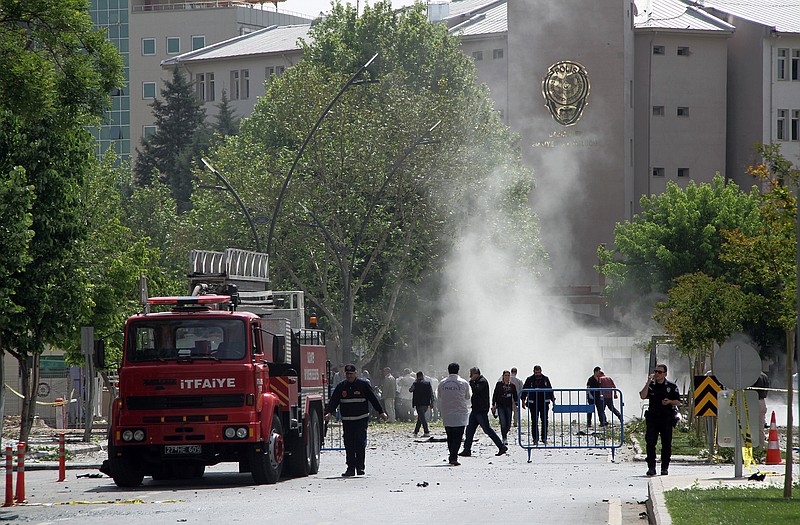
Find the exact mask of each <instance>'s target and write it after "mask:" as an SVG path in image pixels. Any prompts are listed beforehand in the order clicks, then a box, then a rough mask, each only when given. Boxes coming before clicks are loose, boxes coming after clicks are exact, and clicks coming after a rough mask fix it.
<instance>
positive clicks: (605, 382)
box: [597, 370, 622, 426]
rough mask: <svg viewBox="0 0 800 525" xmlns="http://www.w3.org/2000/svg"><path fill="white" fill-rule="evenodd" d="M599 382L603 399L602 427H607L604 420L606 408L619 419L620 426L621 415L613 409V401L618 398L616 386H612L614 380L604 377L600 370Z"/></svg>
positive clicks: (606, 421)
mask: <svg viewBox="0 0 800 525" xmlns="http://www.w3.org/2000/svg"><path fill="white" fill-rule="evenodd" d="M597 379H598V381H600V388H603V389H604V390H601V394H602V397H603V405H602V406H603V417H602V425H603V426H607V425H608V420H607V419H606V408H608V409H610V410H611V413H612V414H614V415H615V416H617V417H618V418H619V424H620V426H622V414H621V413H620V411H619V410H617V409H616V408H614V400H615V399H617V398H618V397H619V395H618V394H617V391H616V388H617V385H616V384H614V380H613V379H611V378H610V377H609V376H607V375H605V374H604V373H603V371H602V370H600V377H598V378H597Z"/></svg>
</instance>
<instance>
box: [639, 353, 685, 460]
mask: <svg viewBox="0 0 800 525" xmlns="http://www.w3.org/2000/svg"><path fill="white" fill-rule="evenodd" d="M639 397H641V398H642V399H649V400H650V404H649V406H648V408H647V411H646V412H645V413H644V419H645V422H646V423H647V432H646V433H645V441H646V442H647V475H648V476H655V475H656V442H657V441H658V436H661V475H662V476H666V475H667V474H668V471H669V460H670V457H671V456H672V427H673V426H674V425H675V410H676V409H677V407H679V406H680V405H681V395H680V393H679V392H678V385H676V384H675V383H673V382H672V381H667V365H665V364H663V363H659V364H657V365H656V368H655V369H654V370H653V373H652V374H650V375H649V376H647V383H645V385H644V388H642V390H641V392H639Z"/></svg>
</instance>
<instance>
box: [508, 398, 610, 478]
mask: <svg viewBox="0 0 800 525" xmlns="http://www.w3.org/2000/svg"><path fill="white" fill-rule="evenodd" d="M607 395H610V396H611V397H610V399H611V400H612V401H613V407H614V409H615V410H617V412H616V413H611V412H609V411H606V409H605V408H606V402H605V401H604V400H605V399H606V396H607ZM615 396H616V399H615ZM522 397H524V398H526V400H525V405H526V406H522V402H521V401H520V404H519V406H518V407H517V408H520V410H518V411H517V440H518V443H519V445H520V446H521V447H522V448H523V449H525V450H527V451H528V463H530V462H531V453H532V451H533V450H534V449H553V448H555V449H566V448H601V449H602V448H606V449H610V450H611V459H612V460H613V459H614V452H615V451H616V449H618V448H619V447H621V446H622V445H623V443H624V442H625V426H624V425H623V423H622V422H623V417H622V414H623V411H622V410H623V407H624V405H625V403H624V402H623V399H622V391H621V390H619V389H617V388H596V389H594V388H593V389H587V388H552V389H551V388H546V389H543V388H526V389H523V390H522V391H521V392H520V400H521V399H522ZM551 399H552V401H551ZM617 401H618V403H617ZM523 413H525V414H527V416H528V417H527V422H526V421H525V420H523V417H522V415H523ZM592 416H594V417H592Z"/></svg>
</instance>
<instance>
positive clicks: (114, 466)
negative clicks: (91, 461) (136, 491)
mask: <svg viewBox="0 0 800 525" xmlns="http://www.w3.org/2000/svg"><path fill="white" fill-rule="evenodd" d="M111 477H112V478H113V479H114V483H115V484H116V485H117V486H118V487H124V488H129V487H138V486H139V485H141V484H142V480H143V479H144V472H142V469H141V467H140V466H139V465H137V464H136V462H135V461H132V460H131V459H130V458H125V457H122V458H115V457H112V459H111Z"/></svg>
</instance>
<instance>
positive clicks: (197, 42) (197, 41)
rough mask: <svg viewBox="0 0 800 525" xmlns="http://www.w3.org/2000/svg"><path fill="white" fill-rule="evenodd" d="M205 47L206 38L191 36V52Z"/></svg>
mask: <svg viewBox="0 0 800 525" xmlns="http://www.w3.org/2000/svg"><path fill="white" fill-rule="evenodd" d="M203 47H206V37H205V36H203V35H194V36H192V51H195V50H197V49H200V48H203Z"/></svg>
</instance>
